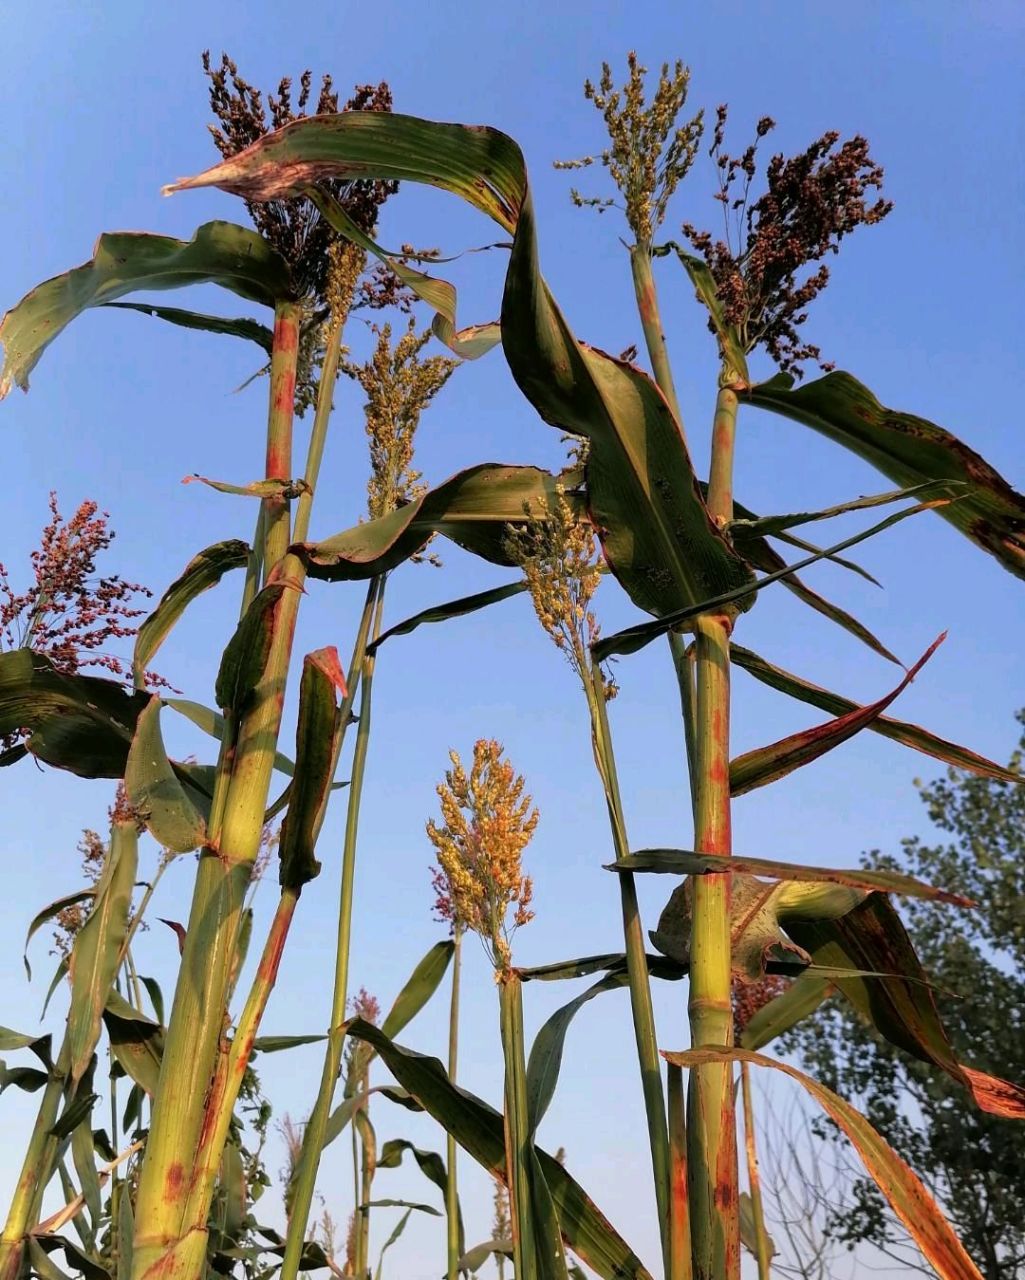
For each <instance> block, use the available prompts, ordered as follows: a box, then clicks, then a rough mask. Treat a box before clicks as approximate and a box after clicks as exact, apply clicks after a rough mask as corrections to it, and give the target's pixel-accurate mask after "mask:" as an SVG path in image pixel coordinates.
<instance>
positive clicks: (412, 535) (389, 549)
mask: <svg viewBox="0 0 1025 1280" xmlns="http://www.w3.org/2000/svg"><path fill="white" fill-rule="evenodd" d="M350 114H351V113H350ZM558 482H559V478H558V477H557V476H553V475H552V474H551V473H550V472H548V471H541V470H539V469H538V468H537V467H505V466H501V465H499V464H498V463H490V462H489V463H482V464H481V465H479V466H476V467H469V468H468V469H467V470H466V471H460V472H458V474H456V475H454V476H452V478H451V479H450V480H446V481H445V482H444V483H443V484H440V485H438V487H437V488H436V489H431V490H429V491H428V492H427V493H425V494H424V495H423V496H422V497H420V498H415V499H414V500H413V501H412V502H409V503H407V504H406V505H405V506H404V507H399V509H398V510H397V511H392V512H390V513H389V514H388V515H386V516H381V517H379V518H378V519H376V520H367V521H365V522H364V523H363V524H359V525H356V526H355V528H352V529H347V530H345V532H343V533H338V534H335V535H334V537H331V538H326V539H325V540H324V541H323V542H305V543H302V544H300V545H299V546H297V547H294V548H293V550H294V551H296V552H297V553H298V554H299V555H300V556H301V557H302V559H303V561H304V562H305V564H306V566H307V569H308V572H309V575H310V577H311V578H323V579H326V580H327V581H329V582H343V581H351V580H353V579H364V578H373V577H376V576H377V575H378V574H381V573H387V572H388V571H389V570H391V569H394V568H396V567H397V566H398V565H400V564H402V563H403V562H404V561H406V560H408V559H409V557H410V556H412V555H415V554H416V553H417V552H418V551H420V550H422V548H423V547H424V546H425V545H426V544H427V541H428V539H429V538H430V537H431V536H432V534H435V533H440V534H443V535H444V536H445V537H446V538H449V539H450V540H451V541H452V542H455V543H456V544H458V545H459V546H461V547H463V548H464V549H465V550H467V551H471V552H473V553H474V554H475V555H479V556H482V557H483V558H484V559H485V560H489V561H491V562H492V563H494V564H501V565H512V564H513V560H512V557H511V556H510V555H509V552H508V549H507V547H506V541H507V538H508V533H509V530H508V526H509V525H510V524H516V523H521V524H522V523H523V522H524V521H525V520H526V519H527V515H526V512H525V508H527V509H528V510H529V511H530V513H531V515H532V516H533V518H534V519H544V518H545V516H546V515H547V513H548V512H549V511H550V510H551V508H552V504H553V503H554V501H555V498H556V493H555V486H556V484H557V483H558Z"/></svg>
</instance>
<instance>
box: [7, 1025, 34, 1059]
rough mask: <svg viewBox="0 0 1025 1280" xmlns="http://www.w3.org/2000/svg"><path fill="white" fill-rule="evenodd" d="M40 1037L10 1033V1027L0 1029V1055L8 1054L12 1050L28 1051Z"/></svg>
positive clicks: (22, 1033) (16, 1032)
mask: <svg viewBox="0 0 1025 1280" xmlns="http://www.w3.org/2000/svg"><path fill="white" fill-rule="evenodd" d="M39 1039H40V1037H39V1036H37V1035H32V1034H31V1033H26V1032H24V1031H12V1030H11V1029H10V1027H0V1053H9V1052H10V1051H11V1050H12V1049H29V1048H31V1047H32V1045H34V1044H37V1043H38V1042H39Z"/></svg>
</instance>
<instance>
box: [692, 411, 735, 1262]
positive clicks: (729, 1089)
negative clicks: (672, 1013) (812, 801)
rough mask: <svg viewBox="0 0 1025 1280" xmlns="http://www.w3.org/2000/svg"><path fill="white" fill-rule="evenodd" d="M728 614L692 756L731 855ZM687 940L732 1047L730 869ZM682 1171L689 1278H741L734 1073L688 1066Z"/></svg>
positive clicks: (705, 885)
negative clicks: (685, 1189)
mask: <svg viewBox="0 0 1025 1280" xmlns="http://www.w3.org/2000/svg"><path fill="white" fill-rule="evenodd" d="M736 407H737V398H736V396H735V395H734V393H733V392H732V391H730V390H729V389H728V388H726V387H722V388H721V389H720V391H719V396H718V399H717V401H716V413H715V424H714V429H713V442H712V464H711V471H710V476H711V479H710V482H709V491H708V507H709V511H710V512H711V515H712V518H713V519H714V520H716V521H717V522H719V523H724V522H726V521H728V520H729V519H730V518H731V516H732V512H733V494H732V459H733V441H734V429H735V419H736ZM731 627H732V622H731V619H730V618H729V617H727V616H725V615H721V614H706V615H703V616H701V617H699V618H697V619H696V620H695V627H694V629H695V662H696V666H695V680H696V705H695V730H696V743H697V757H698V771H697V773H698V777H697V784H698V785H697V800H696V805H695V818H694V827H695V832H694V841H695V843H694V848H695V849H696V850H697V851H698V852H699V853H715V854H720V855H728V854H730V853H731V852H732V838H731V830H730V824H731V809H730V753H729V746H730V630H731ZM691 885H692V889H693V899H692V910H693V917H692V918H693V924H692V933H691V947H690V1003H689V1012H690V1026H691V1042H692V1044H694V1045H695V1046H701V1045H714V1046H720V1045H729V1044H731V1043H732V1038H733V1015H732V1007H731V1001H730V992H731V979H732V956H731V931H730V897H731V882H730V877H729V876H728V875H710V876H695V877H694V878H693V879H692V881H691ZM687 1103H688V1113H687V1138H688V1152H687V1156H688V1159H687V1177H688V1186H689V1193H690V1223H691V1240H692V1250H693V1262H694V1276H695V1280H736V1278H737V1277H739V1275H740V1220H739V1203H738V1197H739V1190H738V1174H737V1132H736V1118H735V1111H736V1105H735V1099H734V1091H733V1073H732V1070H731V1069H730V1067H729V1065H728V1064H718V1063H715V1064H708V1065H705V1066H700V1067H697V1068H695V1069H694V1070H693V1071H691V1073H690V1079H689V1088H688V1098H687Z"/></svg>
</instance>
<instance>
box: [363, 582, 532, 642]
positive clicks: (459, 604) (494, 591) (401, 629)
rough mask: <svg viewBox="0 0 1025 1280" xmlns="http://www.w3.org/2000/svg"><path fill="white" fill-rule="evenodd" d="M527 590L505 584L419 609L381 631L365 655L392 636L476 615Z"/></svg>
mask: <svg viewBox="0 0 1025 1280" xmlns="http://www.w3.org/2000/svg"><path fill="white" fill-rule="evenodd" d="M526 590H527V584H526V583H525V582H507V583H506V584H505V586H503V587H492V588H491V589H490V590H489V591H478V592H476V594H474V595H472V596H462V597H460V599H458V600H449V601H448V602H447V603H446V604H436V605H432V606H431V607H430V608H429V609H421V611H420V612H419V613H414V614H413V616H412V617H411V618H406V619H405V620H404V621H403V622H397V623H396V624H395V626H394V627H389V628H388V630H387V631H383V632H382V633H381V635H379V636H378V637H377V639H376V640H375V641H374V642H373V644H370V645H368V646H367V653H376V652H377V650H378V649H379V648H380V646H381V645H382V644H384V642H385V640H390V639H391V637H392V636H408V635H409V633H410V632H411V631H415V630H416V629H417V627H421V626H423V624H424V623H425V622H447V621H448V620H449V618H461V617H463V616H464V615H465V614H467V613H476V612H477V610H478V609H486V608H487V607H488V605H491V604H498V602H499V601H500V600H508V599H509V598H510V597H511V596H518V595H522V593H523V592H524V591H526Z"/></svg>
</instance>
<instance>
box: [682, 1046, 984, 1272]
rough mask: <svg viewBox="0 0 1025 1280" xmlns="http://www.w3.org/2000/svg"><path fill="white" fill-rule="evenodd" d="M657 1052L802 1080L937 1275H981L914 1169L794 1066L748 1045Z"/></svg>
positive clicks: (688, 1062) (689, 1062)
mask: <svg viewBox="0 0 1025 1280" xmlns="http://www.w3.org/2000/svg"><path fill="white" fill-rule="evenodd" d="M662 1056H663V1057H664V1058H665V1059H666V1061H667V1062H671V1063H674V1064H675V1065H676V1066H679V1067H696V1066H700V1065H702V1064H704V1063H710V1062H748V1063H750V1064H751V1065H752V1066H755V1067H771V1068H772V1069H773V1070H774V1071H782V1072H783V1073H784V1074H785V1075H788V1076H790V1078H791V1079H792V1080H796V1081H797V1082H798V1083H799V1084H802V1085H803V1086H804V1087H805V1089H807V1090H808V1092H809V1093H810V1094H811V1096H812V1097H813V1098H814V1099H815V1101H816V1102H818V1103H819V1105H820V1106H821V1107H822V1109H823V1110H824V1111H825V1112H826V1114H827V1115H828V1116H829V1117H830V1118H831V1119H832V1120H834V1121H835V1122H836V1123H837V1124H838V1125H839V1126H840V1128H841V1129H843V1131H844V1133H846V1135H847V1136H848V1138H850V1140H851V1142H852V1143H853V1144H854V1146H855V1148H856V1149H857V1152H858V1154H859V1155H860V1156H861V1158H862V1160H863V1161H864V1162H865V1168H866V1169H867V1170H868V1172H869V1173H870V1174H871V1175H872V1178H873V1180H874V1181H875V1183H876V1185H877V1186H878V1187H879V1190H880V1191H881V1192H882V1193H883V1195H884V1196H885V1197H886V1199H887V1200H888V1201H889V1203H890V1206H891V1208H892V1209H893V1211H894V1213H895V1214H896V1215H897V1217H898V1218H899V1219H900V1220H901V1222H903V1224H904V1226H905V1227H906V1228H907V1231H908V1234H909V1235H910V1236H911V1238H912V1240H914V1242H915V1244H917V1245H918V1247H919V1249H921V1251H922V1253H923V1255H924V1256H925V1258H926V1259H927V1260H928V1261H929V1262H930V1263H931V1265H932V1266H933V1267H934V1268H935V1269H936V1272H937V1274H938V1275H939V1276H940V1277H941V1278H942V1280H983V1277H982V1273H981V1272H980V1271H979V1269H978V1267H976V1265H975V1263H974V1262H973V1261H972V1260H971V1258H970V1257H969V1256H968V1253H967V1251H966V1250H965V1247H964V1245H963V1244H962V1243H961V1241H960V1240H959V1239H958V1238H957V1236H956V1234H955V1233H954V1229H953V1228H952V1227H951V1225H950V1223H949V1222H948V1221H947V1219H946V1218H945V1217H944V1215H943V1212H942V1210H941V1209H940V1207H939V1205H937V1203H936V1201H935V1200H934V1199H933V1198H932V1196H931V1195H930V1194H929V1192H928V1191H927V1190H926V1188H925V1186H924V1185H923V1184H922V1182H921V1180H920V1179H919V1177H918V1176H917V1174H915V1173H914V1172H913V1171H912V1170H911V1169H910V1168H909V1167H908V1165H906V1164H905V1163H904V1161H903V1160H902V1159H901V1158H900V1156H899V1155H897V1153H896V1151H894V1150H893V1148H892V1147H891V1146H890V1145H889V1143H888V1142H887V1141H886V1140H885V1139H884V1138H883V1137H882V1135H881V1134H879V1133H877V1131H876V1130H875V1129H874V1128H873V1127H872V1125H870V1124H869V1122H868V1121H867V1120H866V1119H865V1117H864V1116H863V1115H862V1114H861V1112H860V1111H857V1110H855V1108H854V1107H852V1106H851V1104H850V1103H849V1102H845V1101H844V1099H843V1098H841V1097H839V1095H838V1094H835V1093H833V1091H832V1090H831V1089H827V1088H826V1086H825V1085H822V1084H819V1083H818V1081H817V1080H813V1079H812V1078H811V1076H806V1075H805V1074H804V1072H803V1071H798V1070H797V1068H796V1067H791V1066H790V1065H788V1064H787V1063H785V1062H779V1061H777V1060H776V1059H775V1058H767V1057H765V1056H764V1054H761V1053H753V1052H752V1051H751V1050H749V1049H691V1050H689V1051H687V1052H685V1053H663V1055H662Z"/></svg>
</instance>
